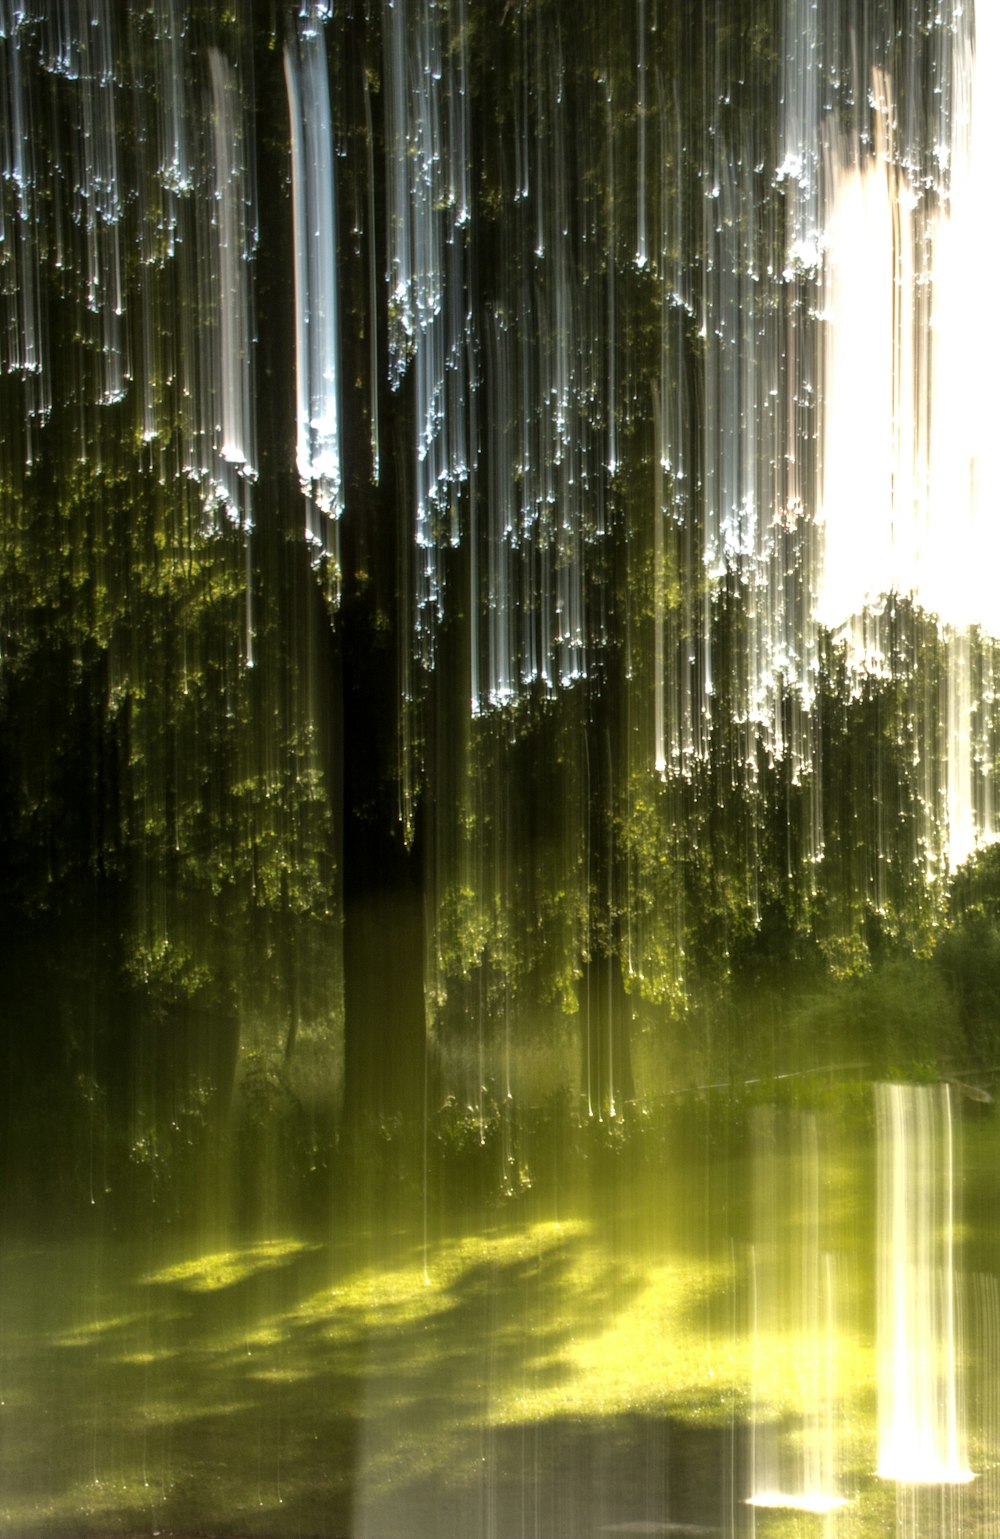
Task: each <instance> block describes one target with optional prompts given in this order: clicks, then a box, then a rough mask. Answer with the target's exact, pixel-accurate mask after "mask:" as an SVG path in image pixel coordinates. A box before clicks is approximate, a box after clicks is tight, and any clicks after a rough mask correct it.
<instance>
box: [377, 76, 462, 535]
mask: <svg viewBox="0 0 1000 1539" xmlns="http://www.w3.org/2000/svg"><path fill="white" fill-rule="evenodd" d="M365 152H366V155H367V171H368V175H367V183H368V198H367V208H366V212H367V216H368V230H367V241H368V374H369V379H368V392H369V395H368V401H369V404H368V415H369V426H370V430H371V444H372V483H373V485H375V486H378V484H379V479H380V477H381V473H382V461H381V450H380V447H379V404H378V403H379V376H380V372H381V371H380V369H379V362H378V319H377V317H378V313H379V312H378V265H377V258H376V238H375V185H376V183H375V134H374V129H373V127H372V93H371V81H370V79H369V70H368V69H367V68H366V69H365ZM473 543H474V542H473Z"/></svg>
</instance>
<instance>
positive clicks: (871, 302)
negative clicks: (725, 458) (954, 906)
mask: <svg viewBox="0 0 1000 1539" xmlns="http://www.w3.org/2000/svg"><path fill="white" fill-rule="evenodd" d="M973 37H974V39H975V41H974V42H973ZM933 41H934V51H933V58H932V67H933V79H934V82H935V90H934V100H935V103H936V112H937V121H936V124H935V125H934V126H935V132H936V138H935V141H934V143H933V145H932V146H931V147H930V149H929V150H924V151H921V148H920V146H919V144H918V143H917V136H918V127H919V123H918V115H917V113H916V111H915V109H914V106H913V101H912V99H913V98H914V96H915V94H916V87H915V81H916V79H917V74H918V71H917V65H916V61H915V55H914V50H913V47H912V44H911V42H910V40H909V39H908V41H907V49H905V50H904V53H903V57H902V60H901V62H900V76H901V78H900V79H897V80H896V81H895V82H893V81H891V80H890V79H889V77H888V76H887V75H886V74H885V73H884V71H883V70H881V69H880V68H876V69H875V72H874V75H873V85H872V92H871V101H872V112H873V117H874V128H873V131H872V132H871V133H869V134H867V135H865V134H864V133H862V136H861V139H860V142H856V141H854V140H852V139H851V138H850V137H849V136H845V135H843V134H842V135H839V136H833V137H832V138H831V139H830V140H829V142H828V144H827V150H826V156H827V166H826V180H827V184H828V192H827V198H828V205H829V211H828V214H827V219H826V227H825V231H824V236H823V246H824V291H823V309H824V316H825V331H826V363H825V371H824V373H825V383H824V402H823V443H822V459H821V470H820V481H819V487H818V491H817V508H818V514H817V517H818V522H819V526H820V529H821V532H822V537H823V539H822V543H823V552H822V557H821V572H820V580H819V587H818V597H817V606H816V607H817V614H818V615H819V618H820V619H821V620H822V622H823V623H824V624H827V625H829V626H831V627H832V628H834V629H837V628H840V629H841V630H842V631H843V633H844V634H845V635H846V637H847V640H848V646H849V652H850V655H851V659H852V666H853V667H854V668H855V669H856V670H857V671H858V672H859V673H864V672H866V671H867V672H873V673H875V674H877V675H884V674H885V673H886V671H887V666H888V665H887V663H886V660H885V657H884V652H883V646H884V644H883V641H882V634H881V627H880V624H879V617H880V606H881V604H882V600H883V597H884V595H886V594H902V595H904V596H908V597H911V598H912V599H913V600H914V601H915V602H916V603H917V604H918V605H920V606H921V608H922V609H923V610H924V611H925V612H926V613H929V614H934V615H936V616H937V618H938V621H939V623H940V624H941V626H942V627H943V629H944V633H945V638H946V655H947V665H948V682H947V706H946V722H945V727H944V737H943V743H942V748H941V752H940V761H939V764H940V768H939V772H938V773H939V776H940V780H939V783H938V784H929V785H928V786H927V787H926V790H925V794H924V805H925V807H927V808H929V809H936V807H937V803H938V797H939V794H941V795H942V796H943V808H942V812H941V818H942V822H943V825H944V827H945V829H946V840H945V855H946V861H947V865H948V866H950V867H951V868H954V867H955V866H956V865H958V864H960V863H961V862H962V861H963V860H965V859H966V858H967V857H968V856H969V855H970V854H971V853H972V852H973V850H974V848H975V847H976V845H977V843H979V842H981V841H982V840H985V839H989V838H991V837H992V836H993V825H992V811H991V809H992V797H993V791H992V785H991V784H990V782H991V781H992V771H987V770H985V769H984V761H983V758H982V756H981V755H980V753H978V752H977V751H976V747H975V745H974V742H973V733H974V727H973V721H974V718H978V719H979V721H980V722H981V725H980V727H979V731H980V734H981V740H983V739H985V740H988V739H989V737H990V736H991V734H992V731H993V726H992V720H991V718H992V702H990V701H989V700H988V699H986V698H984V697H983V696H978V697H977V696H976V695H975V694H974V692H973V687H972V683H971V679H970V669H969V644H970V643H969V633H970V630H971V628H974V627H977V626H978V627H981V628H982V629H983V630H984V631H985V632H986V633H988V634H989V635H992V636H996V635H997V634H1000V611H998V610H997V605H996V589H995V585H994V584H992V583H990V582H989V581H987V580H985V576H984V574H985V573H987V572H989V571H992V570H993V569H994V567H995V565H996V562H997V559H998V554H1000V546H998V536H997V526H996V519H995V516H994V513H995V507H996V502H997V496H998V494H1000V470H998V466H997V451H996V446H995V433H994V432H993V429H992V424H991V420H990V413H989V410H988V409H987V407H986V406H985V402H986V401H987V400H988V399H989V398H990V390H989V384H988V381H987V380H986V379H985V378H984V377H983V375H982V367H983V365H982V360H983V359H984V358H988V357H991V356H992V352H993V350H992V347H991V343H992V342H995V341H997V340H998V339H1000V333H998V332H997V327H998V324H1000V323H998V321H997V317H996V316H995V315H994V314H993V313H992V310H991V312H990V314H989V315H988V316H986V317H985V318H983V317H981V316H980V315H979V312H978V310H977V311H976V312H975V314H974V313H973V310H972V308H971V307H972V303H973V300H972V291H973V285H971V284H970V282H969V253H972V252H976V251H980V250H984V249H987V248H988V245H989V242H990V239H991V235H990V233H989V230H988V220H989V213H988V205H987V200H986V199H985V198H984V197H983V193H982V189H983V187H984V186H987V185H988V183H989V179H990V176H991V169H990V168H991V166H992V164H993V161H994V159H995V154H996V145H997V143H998V142H1000V107H998V104H997V100H996V92H995V91H994V90H993V89H992V86H991V85H990V83H989V82H991V81H992V80H993V79H994V78H995V74H996V68H997V62H996V61H997V59H998V57H1000V26H998V24H997V19H996V17H995V15H994V8H993V7H989V6H979V7H978V8H976V7H973V6H971V5H969V6H964V7H963V6H959V5H955V6H954V8H953V9H949V11H948V12H947V13H946V14H945V17H944V18H943V19H941V20H940V21H939V24H938V25H936V26H935V28H934V31H933ZM900 94H902V97H903V107H902V109H900V108H899V107H898V106H897V100H898V98H899V96H900ZM861 368H863V369H864V371H865V380H864V387H863V388H861V386H860V381H859V372H858V371H859V369H861ZM862 549H863V550H864V551H865V553H866V554H865V560H864V561H863V562H859V561H858V559H857V553H858V551H859V550H862ZM866 613H867V614H869V615H870V616H871V618H870V619H866V618H865V615H866ZM984 782H986V783H985V784H984ZM935 815H936V814H935V811H934V810H932V811H931V812H930V813H929V818H930V820H931V822H930V824H929V826H928V827H927V828H926V830H925V831H924V833H923V836H922V843H923V844H924V846H925V848H928V849H930V848H931V847H932V846H933V845H934V843H935V842H936V840H935V836H934V833H933V827H932V824H933V819H934V817H935Z"/></svg>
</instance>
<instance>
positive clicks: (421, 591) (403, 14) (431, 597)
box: [384, 0, 477, 664]
mask: <svg viewBox="0 0 1000 1539" xmlns="http://www.w3.org/2000/svg"><path fill="white" fill-rule="evenodd" d="M467 47H468V24H467V17H466V13H465V3H464V0H458V3H457V4H456V5H455V6H449V7H447V8H446V7H443V6H438V5H435V4H434V3H433V0H390V3H389V4H388V5H387V6H386V11H385V21H384V61H385V76H386V140H387V155H388V167H387V175H386V182H387V197H388V283H389V368H390V378H391V381H392V383H393V384H394V386H396V387H398V386H399V385H400V383H401V382H402V379H403V376H404V374H405V373H406V372H407V370H408V369H409V370H411V371H412V374H413V382H414V392H415V427H416V442H415V445H414V449H415V454H414V471H415V480H416V487H415V506H414V523H413V537H414V542H415V546H416V551H415V559H414V563H413V571H412V574H411V580H412V583H413V599H414V623H415V626H416V632H417V641H418V648H419V653H420V656H421V658H422V660H423V661H424V663H425V664H430V663H431V662H432V660H433V656H434V632H435V626H436V622H437V620H438V619H439V618H440V616H441V613H442V607H443V584H444V574H443V556H442V551H443V549H444V548H447V546H448V545H454V544H457V542H458V539H459V521H458V510H457V498H458V495H459V489H460V488H461V487H463V486H465V485H466V483H467V482H468V479H469V475H470V472H471V470H472V466H473V463H474V460H475V455H476V447H475V444H474V442H473V440H472V439H471V437H470V431H469V427H470V418H471V410H472V408H471V397H472V395H473V393H474V391H475V390H476V388H477V376H476V370H475V360H474V353H473V351H472V349H471V348H470V346H469V342H470V338H471V334H472V319H471V299H470V280H469V254H468V228H469V223H470V217H471V192H470V182H469V177H470V167H471V165H472V152H471V145H470V139H469V109H468V89H467V71H468V65H467Z"/></svg>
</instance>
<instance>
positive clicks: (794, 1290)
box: [747, 1109, 845, 1514]
mask: <svg viewBox="0 0 1000 1539" xmlns="http://www.w3.org/2000/svg"><path fill="white" fill-rule="evenodd" d="M752 1132H753V1165H752V1171H753V1190H754V1210H753V1211H754V1245H753V1250H752V1254H751V1332H752V1364H753V1384H752V1385H751V1397H752V1401H753V1415H752V1421H751V1445H750V1456H751V1469H750V1482H751V1489H750V1495H749V1497H748V1498H747V1501H748V1505H750V1506H751V1507H762V1508H771V1507H773V1508H783V1509H789V1510H795V1511H800V1512H812V1513H827V1514H829V1513H833V1512H836V1511H837V1509H838V1508H840V1507H843V1506H844V1505H845V1498H844V1496H843V1495H842V1494H841V1491H840V1484H839V1475H840V1470H839V1466H840V1461H841V1454H840V1447H839V1442H840V1429H841V1425H842V1407H841V1388H840V1384H839V1373H838V1366H839V1365H838V1360H837V1355H838V1354H837V1343H838V1329H839V1322H838V1319H837V1303H838V1299H837V1268H836V1265H835V1260H834V1257H833V1256H832V1255H830V1253H829V1252H828V1251H827V1250H826V1249H825V1247H824V1243H823V1242H824V1238H825V1234H824V1228H825V1214H824V1211H823V1203H822V1193H821V1183H820V1170H821V1159H820V1142H819V1130H818V1128H817V1124H816V1120H815V1118H814V1117H811V1116H802V1117H797V1118H796V1119H795V1120H794V1121H793V1122H792V1124H791V1125H790V1126H789V1127H787V1128H785V1127H783V1126H782V1125H781V1122H780V1120H779V1118H778V1116H777V1114H776V1113H775V1112H774V1111H773V1110H770V1109H767V1110H761V1111H758V1112H757V1113H756V1114H755V1116H754V1120H753V1124H752ZM786 1224H787V1225H790V1227H791V1238H790V1239H789V1236H788V1234H786V1233H785V1232H784V1225H786ZM788 1343H791V1344H792V1352H791V1354H790V1358H789V1363H788V1374H789V1378H790V1380H791V1381H792V1382H794V1383H795V1384H796V1385H797V1387H798V1394H799V1400H800V1404H801V1408H802V1409H801V1421H800V1425H799V1426H798V1427H797V1429H796V1432H797V1435H796V1436H795V1437H793V1438H790V1437H789V1436H788V1433H787V1430H786V1429H785V1428H784V1427H783V1426H782V1425H781V1420H780V1417H779V1416H778V1414H777V1412H776V1410H775V1408H774V1407H773V1406H772V1407H767V1406H765V1405H763V1403H762V1397H761V1392H760V1388H759V1379H760V1377H761V1370H762V1368H763V1365H764V1364H765V1363H767V1364H768V1367H769V1369H770V1375H769V1376H770V1377H772V1380H773V1366H772V1364H771V1362H770V1359H771V1358H772V1357H773V1355H774V1354H775V1353H776V1352H781V1351H783V1350H785V1349H786V1345H787V1344H788Z"/></svg>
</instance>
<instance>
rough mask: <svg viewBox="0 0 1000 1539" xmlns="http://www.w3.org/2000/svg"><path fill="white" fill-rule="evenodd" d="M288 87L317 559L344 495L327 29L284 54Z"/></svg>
mask: <svg viewBox="0 0 1000 1539" xmlns="http://www.w3.org/2000/svg"><path fill="white" fill-rule="evenodd" d="M285 83H286V88H287V93H288V116H289V132H290V138H291V151H292V231H293V234H292V238H293V242H294V253H295V363H296V427H297V442H296V466H297V468H298V473H299V480H300V482H301V485H302V490H303V492H304V494H305V497H306V507H307V520H306V535H307V538H308V539H309V542H310V544H311V545H312V547H313V548H314V550H315V551H316V552H317V553H318V554H320V555H329V554H330V552H331V540H330V537H329V534H328V532H327V526H328V521H329V520H331V519H337V518H339V517H340V514H341V513H342V512H343V505H344V501H343V498H344V493H343V473H342V468H341V450H340V383H339V375H340V363H339V355H340V330H339V316H338V294H337V216H336V195H335V186H334V164H335V158H334V146H333V121H332V116H331V112H330V85H329V77H328V70H327V60H326V33H325V31H324V29H323V27H322V25H321V24H319V23H317V22H306V23H300V26H299V31H298V34H297V38H296V42H295V45H294V49H293V45H292V44H289V46H288V47H286V49H285ZM366 100H367V98H366ZM373 315H374V312H373Z"/></svg>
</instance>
